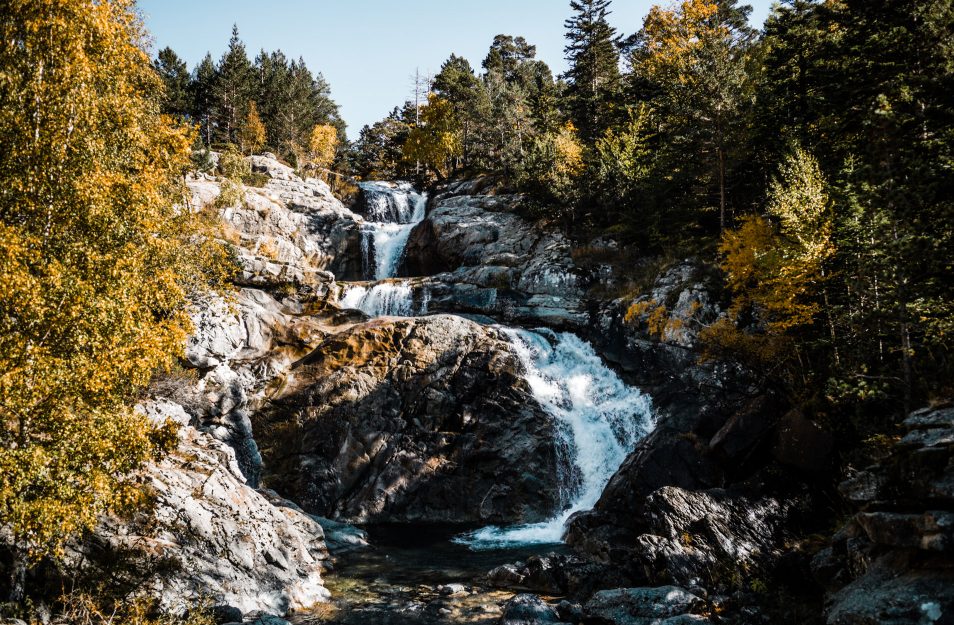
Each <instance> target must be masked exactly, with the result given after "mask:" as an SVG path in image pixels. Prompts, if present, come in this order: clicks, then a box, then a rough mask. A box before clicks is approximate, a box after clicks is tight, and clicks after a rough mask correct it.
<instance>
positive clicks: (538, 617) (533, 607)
mask: <svg viewBox="0 0 954 625" xmlns="http://www.w3.org/2000/svg"><path fill="white" fill-rule="evenodd" d="M561 622H562V621H560V617H559V615H558V614H557V611H556V610H555V609H553V608H552V607H551V606H550V605H548V604H547V603H546V602H544V601H543V600H542V599H540V597H538V596H536V595H527V594H523V595H516V596H514V597H513V598H512V599H510V600H509V601H507V603H506V604H504V607H503V615H501V617H500V621H499V623H500V625H560V623H561Z"/></svg>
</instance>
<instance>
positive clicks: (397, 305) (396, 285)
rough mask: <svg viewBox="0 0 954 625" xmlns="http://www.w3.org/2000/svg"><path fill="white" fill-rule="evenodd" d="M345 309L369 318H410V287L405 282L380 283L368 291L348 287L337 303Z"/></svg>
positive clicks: (359, 286)
mask: <svg viewBox="0 0 954 625" xmlns="http://www.w3.org/2000/svg"><path fill="white" fill-rule="evenodd" d="M339 303H340V304H341V306H343V307H345V308H356V309H357V310H360V311H361V312H363V313H364V314H366V315H368V316H369V317H382V316H389V317H410V316H411V315H413V314H414V304H413V299H412V295H411V285H409V284H408V283H407V282H382V283H380V284H375V285H374V286H372V287H371V288H370V289H369V288H368V287H366V286H361V285H355V286H351V287H348V288H347V290H345V292H344V294H343V295H342V296H341V300H340V302H339Z"/></svg>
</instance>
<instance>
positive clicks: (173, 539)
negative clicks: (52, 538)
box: [71, 401, 329, 614]
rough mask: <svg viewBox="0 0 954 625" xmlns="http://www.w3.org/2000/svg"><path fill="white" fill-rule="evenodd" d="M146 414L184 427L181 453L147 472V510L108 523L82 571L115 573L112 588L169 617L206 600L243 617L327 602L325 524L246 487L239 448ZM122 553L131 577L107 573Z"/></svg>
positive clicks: (81, 556)
mask: <svg viewBox="0 0 954 625" xmlns="http://www.w3.org/2000/svg"><path fill="white" fill-rule="evenodd" d="M143 410H144V411H145V412H146V413H147V414H148V415H149V417H150V418H151V419H152V420H154V421H156V422H158V423H163V422H165V421H167V420H168V421H172V422H174V423H176V424H177V425H178V427H179V434H178V438H179V441H178V448H177V449H176V450H174V451H173V452H172V453H171V454H169V455H168V456H166V457H164V458H163V459H162V460H161V461H160V462H158V463H156V464H151V465H149V466H147V467H146V468H145V469H144V470H143V471H142V473H141V476H140V479H141V481H142V482H143V483H144V484H145V485H146V488H147V492H148V493H149V499H150V505H148V506H146V507H144V508H143V509H142V510H141V511H139V512H137V513H136V514H134V515H133V516H132V518H123V519H120V518H117V517H105V518H103V519H102V520H101V522H100V524H99V526H98V527H97V528H96V530H95V531H94V532H93V533H92V534H91V536H90V537H89V538H88V539H87V541H86V542H84V543H83V544H81V545H77V546H76V548H75V551H74V552H73V554H72V556H71V557H72V559H73V564H74V565H75V568H76V570H77V571H79V572H81V573H82V574H84V575H90V576H93V577H96V576H97V575H98V574H99V573H98V571H102V575H106V574H107V573H108V574H109V575H110V579H114V580H115V583H116V584H117V588H114V589H113V590H117V591H118V590H120V588H119V587H118V585H120V584H122V583H128V584H129V585H130V587H131V588H136V589H137V592H140V593H146V594H148V595H149V596H151V597H155V598H157V599H158V601H159V605H160V607H162V608H163V609H165V610H168V611H169V612H172V613H182V612H185V611H187V610H189V609H192V608H194V607H195V606H196V605H199V604H201V603H202V602H204V601H206V600H207V599H211V600H212V601H213V602H214V603H215V604H218V605H221V606H231V607H232V608H235V609H237V610H239V611H241V612H242V613H248V612H253V611H265V612H269V613H272V614H285V613H286V612H289V611H293V610H299V609H304V608H308V607H311V606H313V605H314V604H316V603H319V602H322V601H325V600H327V598H328V596H329V595H328V591H327V590H326V589H325V588H324V586H323V584H322V577H321V574H322V571H323V570H324V568H325V567H326V565H327V563H328V551H327V549H326V548H325V541H324V533H323V531H322V528H321V526H320V525H319V524H318V523H317V522H316V521H315V520H314V519H313V518H311V517H309V516H308V515H306V514H304V513H302V512H300V511H297V510H294V509H292V508H288V507H278V506H274V505H272V504H271V503H269V501H268V500H267V499H266V498H265V497H264V496H263V495H262V494H260V493H259V492H257V491H255V490H254V489H253V488H251V487H249V486H248V485H247V484H246V482H245V478H244V477H243V475H242V473H241V471H239V468H238V464H237V462H236V459H235V455H234V453H233V451H232V449H231V448H230V447H229V446H228V445H225V444H223V443H221V442H219V441H217V440H215V439H214V438H212V437H211V436H208V435H207V434H204V433H202V432H199V431H198V430H196V429H194V428H192V427H191V426H189V425H188V423H189V421H190V417H189V416H188V415H187V414H186V413H185V411H184V410H183V409H182V408H181V406H178V405H176V404H173V403H171V402H167V401H161V402H154V403H149V404H146V405H145V406H144V407H143ZM116 554H122V555H123V556H124V559H125V561H126V562H127V566H128V567H129V569H130V570H132V571H134V578H129V577H124V576H123V575H117V574H116V572H115V571H112V570H111V569H110V568H109V567H110V566H111V565H112V561H113V559H114V556H115V555H116Z"/></svg>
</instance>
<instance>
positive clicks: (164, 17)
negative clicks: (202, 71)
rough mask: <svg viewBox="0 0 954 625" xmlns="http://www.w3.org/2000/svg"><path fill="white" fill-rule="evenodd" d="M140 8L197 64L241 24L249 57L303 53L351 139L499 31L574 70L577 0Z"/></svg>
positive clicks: (233, 1)
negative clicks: (571, 54)
mask: <svg viewBox="0 0 954 625" xmlns="http://www.w3.org/2000/svg"><path fill="white" fill-rule="evenodd" d="M659 3H660V2H659V0H656V1H653V0H615V2H613V5H612V10H613V14H612V15H611V16H610V21H611V22H612V24H613V26H615V27H616V28H617V30H618V31H619V32H620V33H622V34H630V33H633V32H635V31H637V30H639V27H640V25H641V24H642V19H643V16H644V15H645V14H646V12H647V11H648V10H649V7H650V6H652V5H653V4H659ZM663 3H664V4H666V3H668V0H664V1H663ZM748 3H749V4H751V5H752V6H753V8H754V11H753V13H752V22H753V24H754V25H756V26H761V24H762V22H763V21H764V20H765V16H766V15H767V14H768V11H769V7H770V6H771V0H749V2H748ZM139 6H140V9H141V10H142V12H143V15H144V17H145V19H146V25H147V26H148V27H149V30H150V31H151V33H152V36H153V38H154V41H155V43H154V47H155V49H156V50H158V49H159V48H163V47H165V46H170V47H172V49H173V50H175V51H176V52H177V53H178V54H179V56H181V57H182V58H184V59H185V60H186V61H187V62H188V63H189V69H190V70H191V69H192V68H193V67H194V66H195V64H196V63H197V62H198V61H200V60H201V59H202V57H203V56H205V53H206V52H211V53H212V56H213V58H215V59H216V60H218V58H219V57H220V56H221V55H222V53H223V52H224V50H225V48H226V46H227V45H228V40H229V36H230V35H231V30H232V24H233V22H234V23H236V24H238V27H239V33H240V35H241V37H242V39H243V40H244V41H245V44H246V47H247V48H248V51H249V56H250V57H252V58H254V56H255V55H256V54H257V53H258V51H259V50H260V49H261V48H265V49H266V50H270V51H271V50H275V49H281V50H282V51H284V52H285V54H286V56H288V57H289V58H298V57H299V56H301V57H303V58H304V59H305V62H306V63H307V64H308V67H309V68H310V69H311V70H312V71H320V72H321V73H323V74H324V76H325V78H327V79H328V81H329V82H330V83H331V94H332V97H333V98H334V99H335V100H336V101H337V102H338V103H339V104H340V105H341V111H342V115H343V116H344V119H345V121H346V122H347V123H348V135H349V136H350V137H351V138H354V137H356V136H357V133H358V131H359V130H360V129H361V126H363V125H365V124H370V123H373V122H375V121H377V120H378V119H381V118H382V117H384V116H385V115H386V114H387V113H388V112H389V111H390V110H391V109H392V108H393V107H394V106H397V105H399V104H401V103H402V102H403V101H404V100H405V99H407V98H408V97H409V96H410V95H411V94H412V93H413V75H414V70H415V68H420V70H421V72H422V73H428V72H429V73H434V72H436V71H438V70H439V69H440V66H441V63H442V62H443V61H444V60H445V59H446V58H447V57H448V56H449V55H450V53H451V52H453V53H455V54H457V55H459V56H464V57H466V58H467V59H469V60H470V62H471V64H472V65H473V66H474V68H475V69H479V68H480V62H481V60H483V58H484V55H486V53H487V48H488V46H490V43H491V41H492V40H493V38H494V35H497V34H500V33H503V34H508V35H522V36H523V37H525V38H526V39H527V41H529V42H530V43H531V44H534V45H536V46H537V57H538V58H541V59H543V60H544V61H546V62H547V64H549V65H550V67H551V69H553V71H554V73H555V74H559V73H561V72H563V71H564V70H565V69H566V62H565V61H564V59H563V46H564V39H563V34H564V30H563V21H564V20H565V19H566V18H567V17H569V15H570V8H569V1H568V0H479V1H470V0H466V1H464V0H401V1H394V0H311V1H308V0H284V1H282V0H273V1H271V2H263V1H262V0H255V1H252V0H191V1H189V0H140V2H139Z"/></svg>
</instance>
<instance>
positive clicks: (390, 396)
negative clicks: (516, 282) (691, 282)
mask: <svg viewBox="0 0 954 625" xmlns="http://www.w3.org/2000/svg"><path fill="white" fill-rule="evenodd" d="M520 367H521V365H520V362H519V359H518V358H517V356H516V355H515V354H514V353H513V351H512V350H511V349H510V347H509V342H508V341H507V340H506V337H504V336H503V335H501V334H500V333H499V331H498V330H496V329H494V328H487V327H484V326H480V325H478V324H475V323H473V322H470V321H467V320H464V319H462V318H460V317H452V316H446V315H435V316H431V317H425V318H418V319H376V320H374V321H371V322H368V323H365V324H360V325H357V326H353V327H350V328H348V329H346V330H344V331H342V332H339V333H337V334H333V335H331V336H329V337H328V338H327V339H326V340H325V341H324V342H323V343H321V344H320V345H318V346H317V347H316V349H315V350H314V351H313V352H312V354H311V355H309V356H308V357H306V358H304V359H302V360H301V361H300V362H299V363H298V364H297V365H296V367H295V368H294V369H293V371H292V374H291V375H290V376H288V378H287V379H286V383H285V387H284V389H283V391H282V393H281V394H279V395H276V396H274V397H272V399H271V403H270V407H269V409H268V410H267V411H265V412H264V413H262V414H261V415H260V417H259V420H260V422H261V424H262V430H261V431H262V432H263V434H262V435H260V436H259V443H260V444H261V445H262V447H263V450H264V455H265V457H266V466H267V468H268V474H267V477H268V481H269V483H270V484H272V485H274V487H275V488H276V489H277V490H279V491H280V492H282V493H283V494H285V495H286V496H288V497H291V498H293V499H295V501H297V502H298V503H299V504H300V505H301V506H302V507H303V508H304V509H305V510H307V511H308V512H310V513H313V514H317V515H321V516H325V517H331V518H334V519H338V520H344V521H349V522H354V523H365V522H378V521H389V522H398V521H400V522H424V521H427V522H457V523H460V522H473V523H515V522H532V521H539V520H543V519H544V518H546V517H547V516H548V515H550V514H551V513H552V511H553V510H554V509H555V507H556V506H557V504H558V497H559V495H558V490H557V488H558V485H557V477H556V476H557V474H558V472H557V469H556V463H557V457H556V452H555V450H554V448H553V445H552V443H551V441H552V438H553V427H554V424H553V419H552V417H551V416H550V415H549V414H548V413H547V412H546V411H545V410H544V409H543V408H542V407H541V406H540V405H539V404H538V403H537V402H536V400H535V399H534V398H533V396H532V393H531V391H530V388H529V386H528V385H527V384H526V382H525V381H524V380H523V378H522V376H521V375H520Z"/></svg>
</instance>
